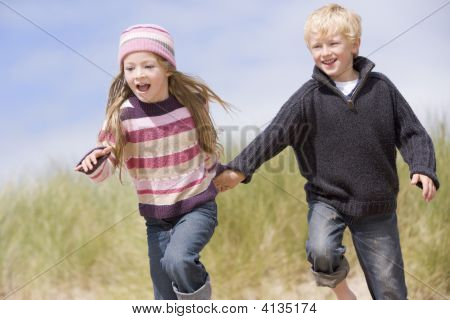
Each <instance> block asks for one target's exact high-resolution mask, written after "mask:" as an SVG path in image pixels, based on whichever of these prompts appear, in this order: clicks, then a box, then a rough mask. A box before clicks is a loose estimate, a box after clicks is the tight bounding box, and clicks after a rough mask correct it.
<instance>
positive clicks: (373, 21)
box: [0, 0, 450, 182]
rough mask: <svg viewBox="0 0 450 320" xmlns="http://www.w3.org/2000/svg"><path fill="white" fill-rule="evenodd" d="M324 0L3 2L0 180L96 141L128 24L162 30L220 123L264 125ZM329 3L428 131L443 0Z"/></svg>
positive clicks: (446, 24)
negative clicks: (351, 22) (310, 18)
mask: <svg viewBox="0 0 450 320" xmlns="http://www.w3.org/2000/svg"><path fill="white" fill-rule="evenodd" d="M326 3H328V1H290V0H286V1H279V0H273V1H255V0H249V1H242V0H241V1H235V0H227V1H131V0H130V1H120V2H116V1H114V2H113V1H46V0H44V1H20V0H19V1H13V0H0V39H1V41H2V49H1V50H0V64H1V65H0V66H1V70H2V77H1V78H0V88H1V89H0V99H1V101H2V104H1V117H0V134H1V136H2V137H3V139H2V142H1V147H2V148H1V149H2V150H3V152H2V154H3V156H2V157H0V182H4V181H7V180H11V179H14V178H15V177H17V176H18V175H20V176H26V177H27V178H30V179H31V177H33V176H34V175H35V174H37V173H39V172H43V170H48V169H49V166H50V163H52V164H55V163H59V164H61V165H62V166H65V165H69V164H73V162H75V161H77V160H78V158H80V157H81V156H82V155H84V153H85V152H86V151H87V150H88V149H89V148H90V147H91V146H93V145H94V144H95V138H96V134H97V131H98V129H99V127H100V125H101V123H102V121H103V115H104V109H105V102H106V96H107V92H108V88H109V85H110V82H111V77H112V76H111V75H115V74H116V73H117V71H118V66H117V62H116V60H117V59H116V58H117V46H118V40H119V35H120V33H121V32H122V30H123V29H125V28H126V27H128V26H130V25H133V24H137V23H156V24H160V25H162V26H164V27H165V28H166V29H168V30H169V31H170V32H171V34H172V36H173V37H174V39H175V50H176V59H177V65H178V68H179V69H180V70H181V71H184V72H187V73H189V74H194V75H197V76H199V77H201V78H202V79H203V80H205V81H206V82H207V83H208V84H209V85H210V86H211V87H212V88H213V89H214V90H215V91H216V92H217V93H218V94H220V95H221V96H222V97H223V98H224V99H226V100H227V101H229V102H231V103H232V104H233V105H234V106H235V108H236V112H234V113H233V114H231V115H230V114H227V113H225V112H224V111H221V110H220V109H219V108H218V107H217V108H213V116H214V119H215V122H216V124H217V125H219V126H231V125H234V126H237V127H238V128H240V129H242V128H244V127H245V126H246V125H254V126H263V125H264V124H265V123H267V122H268V121H270V119H272V118H273V116H274V115H275V114H276V112H277V111H278V109H279V108H280V106H281V105H282V104H283V103H284V102H285V101H286V100H287V99H288V98H289V96H290V95H291V94H292V93H293V92H294V91H295V90H296V89H297V88H299V87H300V86H301V85H302V83H304V82H305V81H307V80H308V79H309V78H310V75H311V72H312V67H313V62H312V58H311V57H310V55H309V53H308V51H307V49H306V47H305V45H304V42H303V24H304V22H305V19H306V17H307V15H308V14H309V13H310V12H311V11H313V10H314V9H316V8H318V7H320V6H322V5H324V4H326ZM338 3H340V4H342V5H344V6H346V7H348V8H350V9H352V10H354V11H356V12H358V13H359V14H360V15H361V17H362V21H363V36H362V45H361V49H360V54H361V55H364V56H367V55H369V54H370V56H369V58H370V59H371V60H373V61H374V62H375V63H376V68H375V70H376V71H380V72H383V73H384V74H386V75H387V76H388V77H389V78H390V79H391V80H392V81H393V82H394V83H395V84H396V86H397V87H398V88H399V90H400V91H401V92H402V93H403V95H404V96H405V97H406V99H407V100H408V101H409V103H410V104H411V106H412V108H413V109H414V111H415V112H416V114H417V116H418V117H419V119H420V120H421V121H422V123H423V124H424V125H425V126H426V127H427V128H428V129H432V126H433V123H434V122H433V120H435V119H442V117H443V116H444V110H445V109H446V108H447V107H448V105H449V104H450V94H449V91H450V90H449V88H450V73H449V71H450V68H449V67H450V59H449V58H448V53H449V52H450V42H449V40H448V31H449V30H450V4H448V1H441V0H429V1H416V0H412V1H406V0H400V1H395V2H393V1H388V0H376V1H375V0H374V1H356V0H355V1H340V2H338ZM446 3H447V5H445V4H446ZM443 5H444V7H443V8H442V9H441V10H439V11H437V12H436V13H435V14H433V15H432V16H431V17H430V18H428V19H426V20H424V21H423V22H421V23H419V24H417V25H416V26H415V27H413V28H412V29H411V30H409V31H408V32H406V33H405V34H403V35H401V36H400V37H398V38H397V39H396V40H394V41H393V42H391V43H389V44H388V45H386V46H384V47H382V46H383V45H384V44H386V43H388V42H389V41H390V40H392V39H393V38H395V37H396V36H398V35H399V34H401V33H402V32H404V31H405V30H407V29H408V28H410V27H412V26H413V25H415V24H416V23H418V22H419V21H420V20H422V19H423V18H424V17H426V16H427V15H429V14H430V13H432V12H433V11H435V10H436V9H438V8H439V7H441V6H443ZM55 38H56V39H58V40H56V39H55ZM62 43H64V44H62ZM380 47H382V48H381V49H379V48H380ZM377 49H379V50H378V51H376V52H375V53H373V52H374V51H375V50H377ZM371 53H372V54H371ZM448 122H449V121H447V123H448ZM247 142H248V141H247ZM239 147H242V146H239Z"/></svg>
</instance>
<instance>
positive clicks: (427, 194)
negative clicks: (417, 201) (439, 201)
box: [411, 173, 436, 202]
mask: <svg viewBox="0 0 450 320" xmlns="http://www.w3.org/2000/svg"><path fill="white" fill-rule="evenodd" d="M419 181H420V182H421V183H422V196H423V198H424V199H425V201H426V202H430V201H431V200H433V198H434V196H435V195H436V186H435V185H434V183H433V180H431V179H430V178H428V177H427V176H426V175H423V174H420V173H415V174H414V175H413V177H412V179H411V184H412V185H416V184H417V183H418V182H419Z"/></svg>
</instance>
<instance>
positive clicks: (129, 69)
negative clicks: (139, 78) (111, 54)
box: [125, 67, 133, 72]
mask: <svg viewBox="0 0 450 320" xmlns="http://www.w3.org/2000/svg"><path fill="white" fill-rule="evenodd" d="M125 70H126V71H128V72H130V71H133V67H125Z"/></svg>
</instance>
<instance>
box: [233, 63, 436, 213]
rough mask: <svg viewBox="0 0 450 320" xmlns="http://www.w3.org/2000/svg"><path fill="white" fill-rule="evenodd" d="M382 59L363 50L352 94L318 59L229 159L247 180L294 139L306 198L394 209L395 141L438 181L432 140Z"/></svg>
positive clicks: (414, 165)
mask: <svg viewBox="0 0 450 320" xmlns="http://www.w3.org/2000/svg"><path fill="white" fill-rule="evenodd" d="M374 66H375V65H374V64H373V63H372V62H371V61H370V60H368V59H366V58H363V57H357V58H356V59H355V61H354V68H355V69H356V70H357V71H358V72H359V74H360V81H359V83H358V85H357V86H356V88H355V90H354V91H353V93H352V94H351V96H350V97H346V96H344V95H343V94H342V92H341V91H340V90H339V89H337V88H336V86H335V84H334V82H333V81H332V80H331V79H330V78H329V77H328V76H326V75H325V74H324V73H323V72H322V71H321V70H320V69H319V68H317V67H315V68H314V72H313V75H312V78H313V79H311V80H309V81H308V82H306V83H305V84H304V85H303V86H302V87H301V88H300V89H299V90H297V92H295V93H294V94H293V95H292V97H290V98H289V100H288V101H287V102H286V103H285V104H284V105H283V106H282V108H281V110H280V111H279V112H278V114H277V115H276V117H275V118H274V119H273V120H272V122H271V123H270V125H269V126H268V127H267V128H266V129H265V130H264V131H263V132H262V133H261V134H260V135H258V136H257V137H256V138H255V140H254V141H253V142H251V143H250V144H249V145H248V146H247V147H246V148H245V149H244V150H243V151H242V152H241V153H240V154H239V155H238V156H237V157H236V158H235V159H234V160H233V161H231V162H230V163H229V164H228V165H227V166H226V167H228V168H231V169H234V170H238V171H241V172H242V173H243V174H244V175H245V176H246V179H245V180H244V181H243V182H244V183H247V182H249V181H250V180H251V176H252V174H253V173H254V172H255V171H256V170H257V169H258V168H259V167H260V166H261V165H262V164H263V163H264V162H265V161H267V160H269V159H271V158H272V157H274V156H275V155H277V154H278V153H280V152H281V151H282V150H283V149H284V148H286V147H287V146H292V148H293V149H294V151H295V155H296V157H297V162H298V166H299V169H300V172H301V174H302V175H303V176H304V177H305V178H306V180H307V183H306V184H305V190H306V194H307V200H308V201H312V200H320V201H323V202H326V203H328V204H330V205H332V206H334V207H335V208H336V209H337V210H339V211H340V212H342V213H344V214H348V215H353V216H364V215H370V214H378V213H388V212H393V211H394V210H395V209H396V202H397V201H396V199H397V194H398V191H399V182H398V176H397V168H396V148H398V149H399V150H400V153H401V155H402V156H403V159H404V160H405V161H406V162H407V163H408V165H409V169H410V173H411V175H412V174H414V173H421V174H424V175H426V176H428V177H430V178H431V179H432V180H433V182H434V184H435V185H436V187H437V188H438V187H439V181H438V179H437V176H436V160H435V155H434V149H433V143H432V141H431V139H430V137H429V135H428V134H427V132H426V131H425V129H424V128H423V126H422V125H421V124H420V122H419V120H418V119H417V117H416V116H415V115H414V112H413V111H412V109H411V108H410V106H409V105H408V103H407V102H406V101H405V99H404V98H403V97H402V95H401V94H400V92H399V91H398V90H397V88H396V87H395V86H394V85H393V84H392V82H391V81H389V79H388V78H387V77H386V76H384V75H383V74H381V73H377V72H372V71H371V70H372V69H373V67H374Z"/></svg>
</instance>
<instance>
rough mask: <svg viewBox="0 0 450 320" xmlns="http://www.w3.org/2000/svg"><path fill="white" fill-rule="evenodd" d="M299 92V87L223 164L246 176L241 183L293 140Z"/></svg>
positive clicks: (296, 122) (298, 105) (298, 120)
mask: <svg viewBox="0 0 450 320" xmlns="http://www.w3.org/2000/svg"><path fill="white" fill-rule="evenodd" d="M300 92H302V90H301V89H299V90H298V91H297V92H296V93H295V94H294V95H293V96H291V97H290V98H289V100H288V101H287V102H286V103H285V104H284V105H283V106H282V107H281V109H280V111H279V112H278V114H277V115H276V116H275V118H274V119H273V120H272V121H271V123H270V124H269V125H268V127H267V128H266V129H265V130H264V131H263V132H262V133H260V134H259V135H258V136H257V137H256V138H255V139H254V140H253V141H252V142H251V143H250V144H249V145H248V146H247V147H245V148H244V150H243V151H242V152H241V153H240V154H239V155H238V156H236V158H234V160H232V161H231V162H230V163H228V164H227V165H226V166H225V168H226V169H232V170H236V171H240V172H241V173H243V174H244V175H245V177H246V178H245V179H244V181H242V182H243V183H249V182H250V180H251V178H252V175H253V173H254V172H255V171H256V170H257V169H258V168H259V167H260V166H261V165H262V164H263V163H264V162H266V161H268V160H270V159H271V158H273V157H275V156H276V155H277V154H279V153H280V152H281V151H283V149H285V148H286V147H287V146H289V145H291V144H292V141H294V138H295V135H296V133H297V132H296V126H297V125H298V123H299V122H300V113H301V108H300V100H301V93H300Z"/></svg>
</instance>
